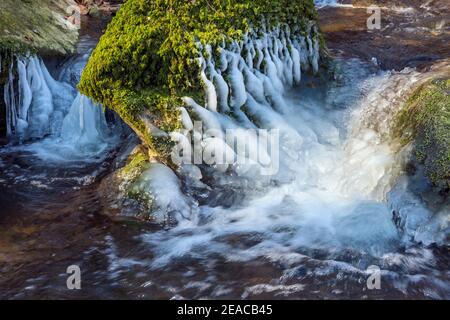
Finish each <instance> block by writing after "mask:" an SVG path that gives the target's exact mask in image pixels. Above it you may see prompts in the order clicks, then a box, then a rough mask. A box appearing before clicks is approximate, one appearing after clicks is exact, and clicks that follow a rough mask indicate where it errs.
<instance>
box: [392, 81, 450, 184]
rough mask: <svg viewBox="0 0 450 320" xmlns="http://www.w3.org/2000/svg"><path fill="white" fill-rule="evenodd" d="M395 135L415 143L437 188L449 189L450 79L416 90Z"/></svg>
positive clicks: (431, 82)
mask: <svg viewBox="0 0 450 320" xmlns="http://www.w3.org/2000/svg"><path fill="white" fill-rule="evenodd" d="M395 135H396V136H397V137H400V138H401V139H402V142H403V143H404V144H407V143H410V142H414V146H415V148H414V155H415V157H416V159H417V160H418V161H419V162H420V163H422V164H424V165H425V174H426V175H427V177H428V179H429V180H430V181H431V182H432V183H433V184H434V185H435V186H438V187H441V188H444V189H448V188H450V79H435V80H433V81H429V82H427V83H425V84H423V85H422V86H421V87H419V88H418V89H416V90H415V91H414V93H413V94H412V95H411V97H410V98H409V99H408V101H407V102H406V104H405V106H404V107H403V108H402V110H401V112H400V113H399V114H398V116H397V120H396V126H395Z"/></svg>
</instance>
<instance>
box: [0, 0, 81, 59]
mask: <svg viewBox="0 0 450 320" xmlns="http://www.w3.org/2000/svg"><path fill="white" fill-rule="evenodd" d="M71 5H75V3H74V2H73V1H71V0H39V1H34V0H1V1H0V53H11V52H12V53H14V54H17V55H24V54H26V53H28V52H30V53H37V52H38V53H39V54H43V55H47V54H58V55H66V54H69V53H72V52H73V51H74V50H75V44H76V42H77V40H78V31H77V30H76V29H75V28H74V27H71V28H70V27H69V26H70V24H66V23H65V22H64V19H65V16H69V15H70V12H67V10H68V8H70V7H71Z"/></svg>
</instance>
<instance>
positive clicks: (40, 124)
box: [0, 25, 450, 299]
mask: <svg viewBox="0 0 450 320" xmlns="http://www.w3.org/2000/svg"><path fill="white" fill-rule="evenodd" d="M314 28H315V27H314V26H313V25H311V26H309V30H308V31H309V32H308V33H307V35H306V36H304V35H300V34H298V33H297V32H296V31H295V30H289V29H288V28H286V27H279V28H275V29H273V30H272V31H266V32H265V33H258V34H256V33H255V34H253V33H249V34H247V35H246V36H245V37H244V40H243V41H241V42H233V43H231V44H228V45H225V44H224V45H223V46H222V47H221V48H220V50H219V52H220V54H219V55H218V56H216V54H217V53H216V51H214V52H213V50H212V48H211V47H209V46H200V45H199V48H200V52H201V55H200V56H199V57H198V63H199V66H200V69H201V74H200V77H201V80H202V82H203V85H204V88H205V101H204V102H202V101H196V100H195V99H194V98H193V97H184V99H183V101H184V104H185V105H184V106H183V107H182V106H180V110H181V114H182V123H183V126H184V129H183V130H181V131H179V132H161V130H158V129H157V128H155V132H158V133H159V134H161V135H170V136H171V137H172V139H173V140H175V141H176V142H178V144H179V145H180V144H181V145H182V146H186V145H187V146H188V147H191V146H190V143H186V142H190V138H191V137H194V138H195V137H197V138H200V139H201V143H200V145H199V146H197V147H199V148H200V149H195V146H194V149H193V150H192V153H187V154H188V155H190V156H189V157H188V156H186V154H183V156H182V157H181V163H180V165H179V166H178V168H177V171H176V172H175V171H174V170H172V169H171V168H169V167H168V166H166V165H164V164H161V163H149V164H147V165H146V170H144V172H143V173H142V174H141V175H140V177H139V178H138V179H137V180H136V181H135V182H134V183H133V185H132V186H131V188H132V189H133V191H134V192H138V193H141V194H145V195H146V197H143V198H142V199H145V200H146V201H148V202H149V203H150V205H149V206H148V207H150V208H151V212H150V219H149V220H150V221H151V222H150V223H145V222H142V221H138V222H135V221H132V220H127V219H126V218H123V217H119V218H117V211H120V210H118V208H117V203H113V204H110V203H103V202H102V199H101V197H100V196H99V195H98V193H97V192H98V191H97V190H96V188H99V185H98V183H95V182H94V180H96V178H97V177H98V174H96V173H95V172H96V170H97V167H103V164H105V163H108V161H110V160H108V161H106V160H105V158H106V155H107V151H109V150H111V146H114V145H115V143H116V142H117V141H118V139H119V138H118V134H117V132H119V133H120V131H121V130H119V129H121V126H120V125H118V124H116V126H115V127H111V126H112V125H111V123H108V122H107V121H106V120H105V115H104V112H103V110H102V108H101V107H99V106H96V105H95V104H93V103H92V102H91V101H90V100H89V99H88V98H87V97H85V96H82V95H80V94H78V93H77V92H76V90H75V89H74V85H75V84H76V83H77V82H78V77H79V74H80V72H81V69H82V67H83V66H84V63H85V61H86V59H87V55H83V56H82V57H78V58H76V59H73V60H70V61H69V62H68V63H67V64H66V65H65V67H64V68H62V70H60V75H59V77H58V80H54V78H53V77H52V76H51V75H50V73H49V72H48V70H47V68H46V66H45V65H44V63H43V62H42V61H41V60H40V59H39V58H35V57H31V58H26V59H25V58H19V59H17V61H16V62H15V66H16V67H17V71H18V72H17V74H18V79H14V73H13V72H11V74H10V82H9V83H8V84H7V86H6V87H5V97H6V104H7V110H8V135H9V137H10V139H11V141H12V142H14V143H12V144H11V145H10V146H7V147H6V148H5V149H3V150H2V151H1V154H2V155H4V156H5V159H7V156H10V155H11V154H15V153H18V154H20V156H21V157H23V153H28V152H31V153H32V154H33V155H34V156H37V157H38V158H40V159H41V160H45V161H48V160H52V165H53V166H54V167H53V168H52V170H49V168H48V167H45V166H44V169H45V170H48V171H46V172H44V177H42V176H40V173H41V172H33V171H32V170H33V169H34V170H39V169H40V168H42V164H41V163H40V165H36V164H35V163H34V162H32V165H30V166H29V167H31V168H32V170H31V174H33V175H32V176H27V174H30V173H29V172H28V171H27V170H28V166H27V165H28V162H26V161H24V162H25V163H26V165H23V164H21V163H20V162H19V165H16V166H13V165H11V166H10V167H8V168H7V167H6V166H7V164H6V163H3V158H2V162H0V166H2V169H3V168H5V170H4V175H3V176H1V182H2V183H5V181H8V183H9V181H13V182H12V183H10V186H12V187H11V188H10V189H9V190H11V189H12V191H8V192H11V193H13V194H14V192H15V191H16V190H15V189H14V188H17V189H18V191H16V192H17V194H19V195H21V194H24V193H25V192H23V189H21V188H27V189H25V190H29V189H28V188H30V186H28V185H27V186H21V184H24V180H26V178H27V177H28V178H30V177H32V180H31V181H32V182H33V186H35V187H36V188H37V189H38V190H41V191H40V192H37V195H35V197H34V198H33V196H29V195H28V196H27V198H26V199H27V200H28V201H30V205H29V206H28V207H29V208H28V209H24V211H25V212H27V213H29V212H28V211H30V212H31V213H35V214H36V213H38V214H37V216H38V217H36V218H29V219H37V220H38V222H39V223H37V224H38V225H40V226H44V227H43V228H41V229H39V231H38V232H41V233H42V234H43V239H44V240H42V241H43V244H41V245H40V247H39V248H38V249H36V251H33V250H31V251H32V252H31V254H30V258H29V259H30V260H27V257H23V256H22V255H21V254H18V253H17V252H15V251H14V250H15V249H16V247H15V246H11V247H12V249H10V250H11V252H12V253H11V257H13V258H14V260H13V262H11V265H8V266H7V267H6V268H8V270H15V269H16V266H17V265H20V266H21V272H22V273H21V274H20V276H19V277H20V286H22V287H20V288H15V289H13V288H11V283H14V284H15V283H17V282H19V280H17V279H9V278H6V280H1V281H3V282H1V284H2V286H0V287H1V288H6V289H1V291H0V294H1V295H2V296H5V297H14V298H23V297H45V296H48V295H51V296H56V297H67V296H68V295H69V296H70V297H90V298H92V297H102V298H104V297H112V298H175V299H182V298H267V297H275V298H286V297H290V298H295V297H297V298H298V297H310V298H318V297H321V298H323V297H327V298H337V297H352V298H361V297H379V296H380V295H383V296H384V297H395V298H405V297H420V298H424V297H432V298H448V297H449V294H450V287H449V281H448V275H447V273H448V270H447V268H448V258H447V257H446V256H445V255H442V254H440V249H439V247H438V246H445V245H448V243H447V239H448V230H449V228H448V219H447V216H448V212H449V211H448V210H449V208H448V204H444V205H442V206H440V207H438V208H433V210H432V209H430V208H429V206H428V205H427V203H425V202H424V201H422V199H421V198H420V197H419V196H418V195H417V193H416V192H415V191H417V189H418V190H420V191H424V190H426V189H427V188H428V187H429V186H426V184H425V183H424V182H423V181H419V182H417V184H415V185H413V188H411V181H410V180H409V178H408V177H406V176H403V174H402V172H401V161H402V156H403V153H404V152H406V151H407V150H403V151H402V152H400V153H399V152H398V150H397V148H396V147H395V146H393V145H392V144H391V143H390V141H389V140H388V139H386V137H385V136H386V134H387V132H386V131H387V125H386V123H388V122H389V120H390V117H391V116H392V115H391V114H389V113H388V112H386V113H383V112H384V111H385V110H384V109H385V108H387V107H386V106H388V105H389V104H390V103H391V102H392V101H393V100H395V99H396V98H400V97H401V95H402V94H403V93H404V92H406V90H408V88H410V87H411V86H412V85H413V84H414V83H415V82H416V81H417V79H418V74H417V73H416V72H415V71H413V70H409V69H407V70H404V71H403V72H400V73H391V72H381V71H379V70H377V68H376V67H375V66H374V65H367V64H365V63H362V62H361V61H359V60H352V59H351V60H338V61H337V62H336V64H337V67H336V68H337V70H336V71H335V76H336V79H334V80H333V81H330V80H326V77H322V78H320V77H318V76H313V74H314V73H315V74H317V73H318V72H321V70H319V39H317V37H316V36H315V35H316V33H317V32H316V30H315V29H314ZM14 83H18V88H19V89H18V91H16V90H17V89H16V88H17V86H15V85H14ZM374 115H377V116H374ZM195 120H201V122H202V125H203V127H202V128H199V127H197V126H196V125H195ZM249 129H250V130H256V129H262V130H263V131H256V132H257V135H253V134H250V133H249V131H248V130H249ZM274 129H276V130H279V139H278V140H269V145H266V143H265V142H267V140H264V139H262V140H261V139H260V136H261V135H265V134H268V132H269V131H270V130H274ZM264 130H265V131H264ZM113 132H115V133H116V134H114V135H113ZM227 132H231V135H232V139H231V140H227ZM258 135H259V136H258ZM248 141H250V143H248V144H247V145H248V146H250V147H251V148H254V150H257V152H256V154H257V155H258V156H257V157H254V155H255V152H252V150H251V149H246V150H240V149H239V148H237V147H236V145H239V144H244V145H245V143H246V142H248ZM263 141H265V142H263ZM15 143H19V145H15ZM210 150H214V151H216V152H213V154H215V155H217V154H220V151H221V150H227V151H228V152H229V153H228V155H231V156H230V158H227V160H231V162H225V163H224V162H220V161H218V160H222V159H219V158H217V157H212V158H213V160H215V161H211V162H210V163H207V164H205V163H201V164H197V163H195V162H194V163H192V161H191V160H192V158H191V156H192V157H194V156H195V154H196V153H197V152H200V153H201V154H202V155H204V154H205V151H210ZM254 150H253V151H254ZM260 150H264V151H267V152H259V151H260ZM274 150H278V153H274V152H272V151H274ZM25 158H26V157H25ZM99 158H100V159H99ZM68 160H70V161H72V160H76V161H88V162H89V161H93V160H95V161H93V162H94V165H92V164H89V165H85V167H86V168H84V169H80V166H79V163H77V164H76V166H75V165H74V166H72V167H71V166H70V165H69V166H68V165H67V162H68ZM239 160H245V161H239ZM102 161H104V162H102ZM5 162H6V161H5ZM99 163H103V164H102V165H101V166H99V165H98V164H99ZM274 164H276V166H275V167H276V169H277V170H275V171H274V172H271V173H272V174H262V172H264V170H262V169H264V167H271V165H274ZM21 165H22V166H23V167H22V166H21ZM36 168H37V169H36ZM69 169H70V170H72V172H74V174H75V177H70V178H72V180H73V181H76V182H73V181H72V182H70V183H69V182H67V181H66V180H65V182H64V184H61V183H60V182H59V181H60V180H61V179H67V176H66V175H67V172H66V171H70V170H69ZM113 169H114V168H111V170H113ZM22 170H23V171H26V174H24V173H23V172H22ZM77 170H79V171H77ZM90 170H91V171H90ZM86 171H87V172H86ZM17 172H19V173H21V174H23V175H22V176H19V175H17V174H16V173H17ZM48 173H51V174H53V175H54V176H53V177H52V179H51V182H48V181H47V180H48V179H47V177H46V174H47V175H48ZM76 174H80V175H82V176H81V177H77V176H76ZM24 177H25V178H24ZM77 178H80V180H82V181H81V182H80V181H77ZM17 185H18V186H20V187H16V186H17ZM108 187H109V188H108ZM108 187H105V186H100V188H104V189H105V188H106V190H102V192H103V194H104V193H107V192H110V191H111V186H108ZM5 189H6V188H5ZM48 190H51V191H54V192H49V191H48ZM74 190H75V191H74ZM113 190H114V189H113ZM35 192H36V191H35ZM45 192H48V193H50V194H53V193H55V194H58V195H59V194H61V197H62V199H58V198H59V196H52V197H50V195H49V196H48V197H50V198H49V199H51V201H54V203H51V204H46V205H44V206H42V198H43V197H44V198H45ZM100 194H102V193H100ZM43 195H44V196H43ZM66 201H71V202H70V203H71V204H73V208H69V206H68V205H67V203H66ZM31 204H32V205H31ZM44 204H45V201H44ZM36 207H37V208H38V209H35V208H36ZM13 208H15V207H14V206H13ZM119 209H120V208H119ZM27 210H28V211H27ZM58 210H61V211H62V213H61V215H60V216H59V215H57V216H56V217H54V216H53V215H55V212H56V211H58ZM12 211H14V210H12ZM85 211H86V212H85ZM41 215H42V216H43V218H41V217H40V216H41ZM111 216H113V218H109V217H111ZM48 217H53V218H52V219H53V220H52V219H49V220H50V222H49V221H48V220H45V219H47V218H48ZM61 217H64V219H60V218H61ZM39 219H43V221H42V220H39ZM61 220H64V221H63V222H61ZM65 220H69V222H70V228H74V229H67V228H68V227H67V226H65V224H64V223H65ZM124 221H125V222H124ZM173 221H175V223H172V222H173ZM155 222H156V223H155ZM165 222H169V223H165ZM31 224H32V225H34V224H35V221H34V220H31ZM75 226H76V227H75ZM75 228H76V229H75ZM46 229H49V230H50V231H49V234H47V233H45V231H46ZM24 232H31V233H32V232H33V230H31V231H30V230H24ZM0 234H5V235H4V236H3V237H4V238H3V239H2V240H3V241H2V242H0V243H6V244H9V243H10V242H11V243H12V242H13V240H14V239H15V237H14V236H11V238H8V233H7V232H4V233H1V232H0ZM80 234H83V235H86V236H84V237H83V238H82V239H81V238H80V236H79V235H80ZM87 235H88V236H87ZM55 236H59V237H60V238H58V239H54V238H52V237H55ZM58 241H61V242H62V244H61V245H60V246H59V244H55V242H58ZM26 245H28V243H27V244H25V246H26ZM20 249H21V248H20V245H19V249H18V250H19V251H20ZM22 249H23V248H22ZM22 251H23V250H22ZM41 255H42V256H43V257H45V258H46V259H48V261H50V262H51V267H48V268H45V269H43V267H42V266H40V264H39V263H37V262H36V261H35V260H38V262H42V261H40V260H39V259H43V258H40V257H41ZM33 259H34V260H33ZM46 263H47V264H48V262H46ZM74 263H76V264H80V265H81V266H82V268H83V272H85V273H84V274H86V278H83V291H81V292H70V293H68V292H66V291H64V292H62V291H61V289H60V285H61V284H62V285H64V283H65V274H64V273H63V272H64V271H65V269H66V267H67V266H68V265H72V264H74ZM16 264H17V265H16ZM371 266H376V267H378V268H379V269H380V270H381V271H380V272H381V275H382V279H383V280H382V289H381V291H376V290H375V291H368V290H367V288H366V279H367V277H368V276H369V275H370V274H371V272H370V267H371ZM36 268H37V269H38V270H40V271H41V272H39V273H37V272H36V271H35V270H36ZM27 272H28V273H27ZM33 272H35V273H33ZM61 273H63V274H62V275H61ZM30 274H31V275H30ZM53 283H55V284H53ZM8 289H9V290H8ZM20 289H24V290H20ZM78 295H79V296H78Z"/></svg>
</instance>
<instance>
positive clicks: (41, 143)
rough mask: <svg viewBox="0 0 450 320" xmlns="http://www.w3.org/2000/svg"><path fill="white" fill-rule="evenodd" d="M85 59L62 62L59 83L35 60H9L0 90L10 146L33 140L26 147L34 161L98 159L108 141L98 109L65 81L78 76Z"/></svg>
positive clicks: (100, 111)
mask: <svg viewBox="0 0 450 320" xmlns="http://www.w3.org/2000/svg"><path fill="white" fill-rule="evenodd" d="M87 58H88V56H87V55H84V56H81V57H80V58H79V59H75V60H72V61H69V62H68V63H66V65H65V68H63V72H62V75H61V78H62V81H58V80H55V79H54V78H53V77H52V75H51V74H50V73H49V71H48V70H47V68H46V66H45V64H44V62H43V61H42V60H41V59H40V58H38V57H18V58H14V62H13V63H11V65H10V66H9V69H8V79H9V80H8V82H7V83H6V85H5V87H4V98H5V105H6V118H7V119H6V120H7V121H6V126H7V137H8V139H9V141H10V142H11V143H12V144H17V143H20V144H22V143H24V142H29V141H35V143H33V144H29V145H28V148H29V149H30V150H31V151H34V152H35V153H36V154H37V155H38V156H39V157H44V158H45V159H59V160H74V159H85V158H86V157H89V156H91V155H93V156H95V155H98V154H99V152H102V151H103V150H105V148H106V147H107V145H108V143H109V142H113V140H114V138H115V135H114V134H113V135H111V131H110V128H109V126H108V124H107V121H106V118H105V113H104V110H103V108H102V107H101V106H99V105H96V104H95V103H93V102H92V101H91V100H90V99H89V98H88V97H86V96H83V95H81V94H80V93H77V90H76V89H75V87H74V86H73V85H74V84H73V83H72V84H70V83H68V82H66V81H65V80H66V79H73V78H77V77H79V74H80V73H81V71H82V68H81V67H80V66H81V65H83V64H85V62H86V61H87ZM86 159H87V158H86Z"/></svg>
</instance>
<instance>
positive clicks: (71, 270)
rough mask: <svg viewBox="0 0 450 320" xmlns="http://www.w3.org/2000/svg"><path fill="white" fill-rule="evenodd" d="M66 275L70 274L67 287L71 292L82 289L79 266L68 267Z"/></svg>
mask: <svg viewBox="0 0 450 320" xmlns="http://www.w3.org/2000/svg"><path fill="white" fill-rule="evenodd" d="M66 273H68V274H70V276H69V277H68V278H67V281H66V285H67V289H69V290H80V289H81V269H80V267H79V266H77V265H71V266H68V267H67V270H66Z"/></svg>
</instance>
